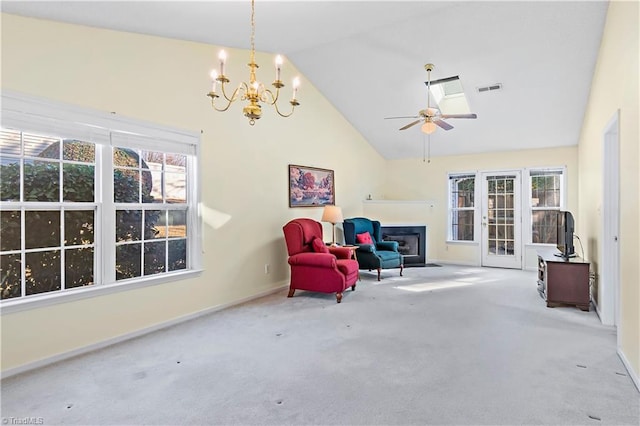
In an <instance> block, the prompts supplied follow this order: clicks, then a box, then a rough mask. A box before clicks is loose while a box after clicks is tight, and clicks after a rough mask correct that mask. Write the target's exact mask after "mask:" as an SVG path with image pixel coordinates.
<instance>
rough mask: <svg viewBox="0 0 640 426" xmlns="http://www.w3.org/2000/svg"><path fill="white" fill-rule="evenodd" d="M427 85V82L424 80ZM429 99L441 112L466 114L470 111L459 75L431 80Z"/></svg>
mask: <svg viewBox="0 0 640 426" xmlns="http://www.w3.org/2000/svg"><path fill="white" fill-rule="evenodd" d="M425 84H427V85H428V82H425ZM430 87H431V99H432V100H433V101H435V103H436V104H437V105H438V108H439V109H440V112H441V113H443V114H468V113H470V112H471V109H470V108H469V103H468V102H467V97H466V96H465V95H464V89H463V88H462V82H461V81H460V77H459V76H457V75H456V76H455V77H448V78H442V79H440V80H434V81H432V82H431V85H430Z"/></svg>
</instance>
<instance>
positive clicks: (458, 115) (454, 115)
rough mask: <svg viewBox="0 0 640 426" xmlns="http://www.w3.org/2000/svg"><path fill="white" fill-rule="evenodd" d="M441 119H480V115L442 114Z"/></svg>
mask: <svg viewBox="0 0 640 426" xmlns="http://www.w3.org/2000/svg"><path fill="white" fill-rule="evenodd" d="M440 117H441V118H478V114H441V115H440Z"/></svg>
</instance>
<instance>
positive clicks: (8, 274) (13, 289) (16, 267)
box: [0, 253, 22, 299]
mask: <svg viewBox="0 0 640 426" xmlns="http://www.w3.org/2000/svg"><path fill="white" fill-rule="evenodd" d="M21 268H22V263H21V261H20V254H19V253H18V254H5V255H2V256H0V299H10V298H12V297H20V296H21V292H22V290H21V288H20V280H21V278H20V273H21Z"/></svg>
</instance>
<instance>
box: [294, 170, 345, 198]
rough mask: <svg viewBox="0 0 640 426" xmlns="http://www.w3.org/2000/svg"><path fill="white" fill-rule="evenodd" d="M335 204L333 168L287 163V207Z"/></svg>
mask: <svg viewBox="0 0 640 426" xmlns="http://www.w3.org/2000/svg"><path fill="white" fill-rule="evenodd" d="M335 204H336V197H335V186H334V175H333V170H327V169H318V168H316V167H307V166H297V165H294V164H289V207H322V206H327V205H330V206H334V205H335Z"/></svg>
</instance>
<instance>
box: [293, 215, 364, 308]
mask: <svg viewBox="0 0 640 426" xmlns="http://www.w3.org/2000/svg"><path fill="white" fill-rule="evenodd" d="M282 230H283V231H284V239H285V241H286V243H287V251H288V252H289V265H290V266H291V282H290V284H289V295H288V297H293V293H294V292H295V291H296V290H307V291H317V292H321V293H335V294H336V299H337V301H338V303H340V302H341V301H342V292H343V291H344V290H346V289H347V287H351V290H355V289H356V281H357V280H358V261H357V260H353V259H351V251H350V250H349V249H347V248H344V247H327V246H326V245H325V243H324V242H323V241H322V225H321V224H320V222H316V221H315V220H313V219H293V220H291V221H290V222H288V223H287V224H286V225H285V226H283V227H282Z"/></svg>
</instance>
